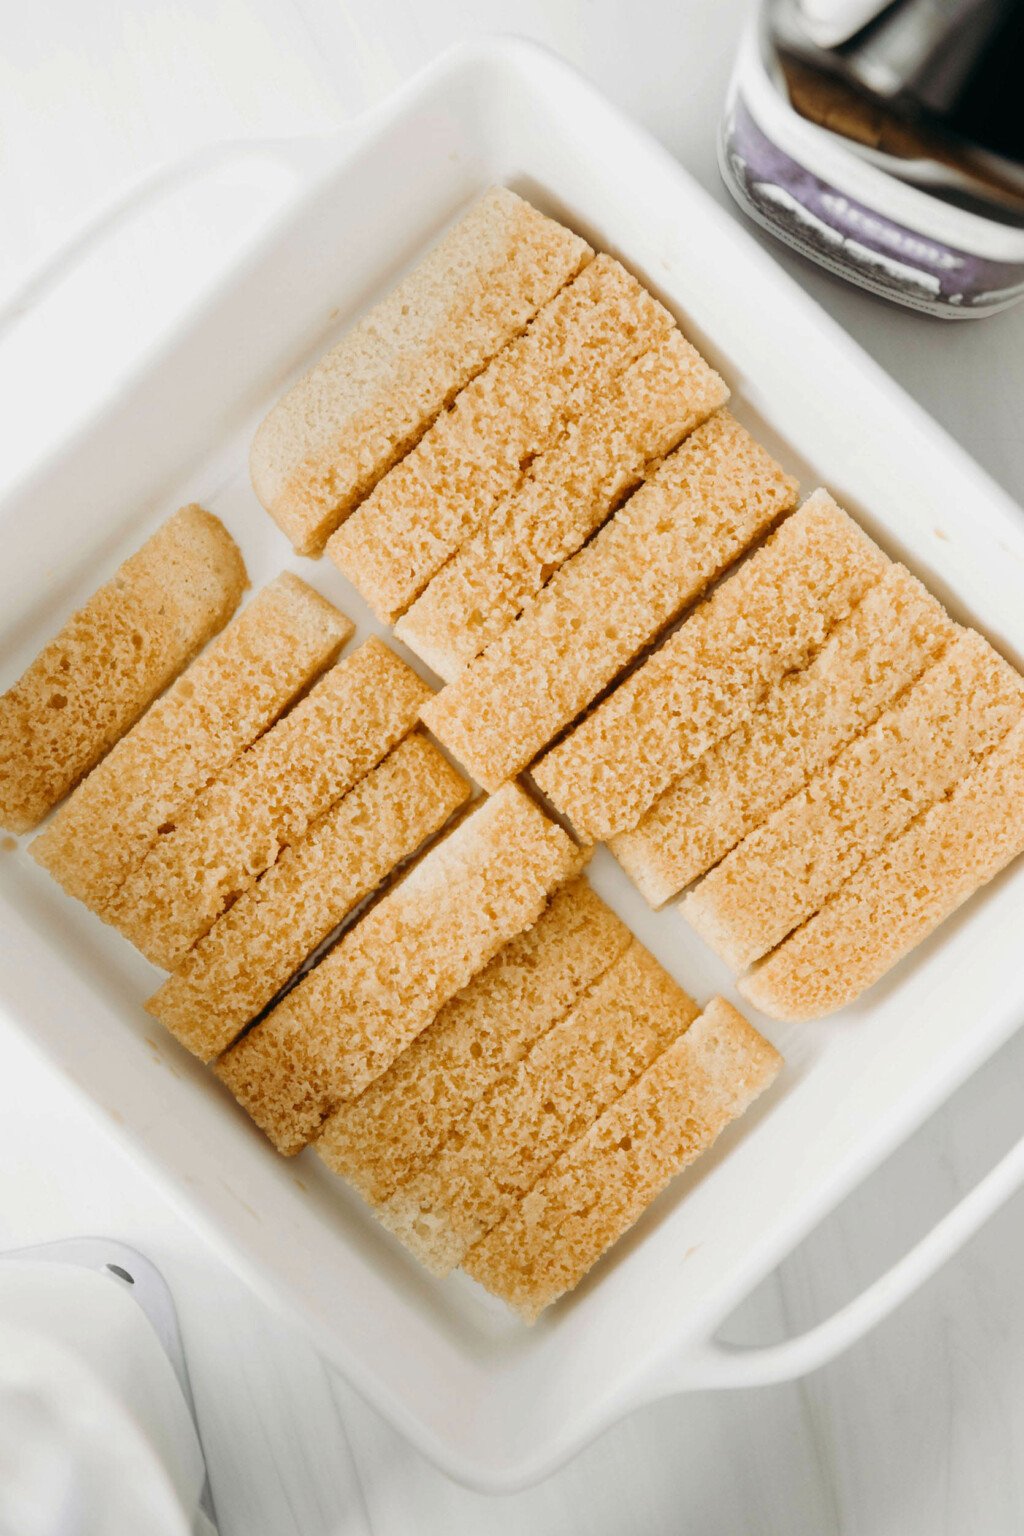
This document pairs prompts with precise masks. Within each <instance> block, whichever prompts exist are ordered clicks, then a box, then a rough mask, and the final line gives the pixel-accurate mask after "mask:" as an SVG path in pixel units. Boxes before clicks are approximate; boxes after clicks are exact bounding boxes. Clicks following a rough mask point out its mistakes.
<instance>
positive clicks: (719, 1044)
mask: <svg viewBox="0 0 1024 1536" xmlns="http://www.w3.org/2000/svg"><path fill="white" fill-rule="evenodd" d="M781 1065H782V1059H781V1057H780V1056H779V1054H778V1052H777V1051H775V1050H774V1049H773V1048H772V1046H770V1045H769V1044H768V1042H767V1040H765V1039H763V1038H762V1037H761V1036H760V1035H759V1034H758V1033H757V1031H756V1030H755V1029H753V1028H752V1027H751V1025H749V1024H748V1023H747V1021H746V1020H745V1019H744V1018H743V1017H742V1015H741V1014H739V1013H737V1012H736V1010H735V1008H732V1007H730V1005H729V1004H728V1003H727V1002H725V1001H724V1000H723V999H722V998H714V999H713V1000H712V1002H710V1003H709V1004H708V1006H707V1008H706V1009H705V1010H704V1012H703V1013H702V1014H701V1016H700V1018H699V1019H697V1020H696V1021H695V1022H694V1023H693V1024H691V1025H690V1027H689V1028H688V1029H687V1030H686V1032H685V1033H684V1034H683V1035H681V1036H680V1038H679V1039H677V1040H676V1041H675V1042H674V1044H672V1045H671V1046H669V1048H668V1049H667V1050H666V1051H664V1052H663V1053H662V1054H661V1055H660V1056H659V1057H658V1059H657V1061H655V1062H654V1064H653V1065H652V1066H650V1067H648V1069H647V1071H646V1072H645V1073H644V1074H643V1075H642V1076H641V1077H640V1078H638V1080H637V1081H636V1082H635V1083H634V1084H633V1085H632V1086H631V1087H630V1088H628V1089H627V1090H626V1092H625V1093H624V1094H623V1095H622V1097H621V1098H619V1099H617V1100H616V1101H615V1103H614V1104H612V1105H611V1107H610V1108H609V1109H606V1110H605V1112H604V1114H603V1115H601V1116H600V1118H599V1119H597V1120H596V1121H595V1122H594V1124H593V1125H592V1126H590V1128H589V1129H588V1130H587V1131H586V1132H584V1134H583V1135H582V1136H581V1137H580V1138H579V1140H577V1141H575V1142H574V1143H573V1144H572V1145H571V1146H570V1147H568V1148H567V1149H566V1150H565V1151H564V1152H563V1153H562V1155H561V1156H560V1157H559V1158H558V1159H557V1161H556V1162H555V1163H554V1164H553V1165H552V1167H551V1168H550V1169H549V1170H548V1171H547V1173H545V1174H544V1175H543V1177H542V1178H541V1179H540V1180H539V1182H538V1183H537V1184H535V1185H534V1187H533V1189H532V1190H530V1192H529V1193H528V1194H526V1195H524V1196H523V1198H522V1199H521V1200H520V1201H519V1203H518V1204H517V1205H516V1206H515V1207H514V1209H513V1210H512V1211H511V1212H510V1213H509V1215H508V1216H506V1217H505V1219H504V1221H502V1222H501V1223H500V1225H498V1226H496V1227H493V1228H492V1230H491V1231H490V1232H489V1233H488V1234H487V1236H486V1237H485V1238H484V1239H483V1240H482V1241H481V1242H479V1243H478V1244H477V1245H476V1247H475V1248H473V1249H472V1250H471V1251H470V1253H469V1254H468V1255H467V1257H466V1259H465V1260H464V1261H463V1268H464V1269H465V1270H466V1272H467V1273H468V1274H470V1275H472V1276H473V1278H474V1279H475V1280H479V1281H480V1282H481V1284H482V1285H485V1286H486V1287H487V1289H488V1290H489V1291H493V1293H494V1294H495V1295H496V1296H500V1297H501V1298H502V1300H503V1301H506V1302H507V1303H508V1304H509V1306H511V1307H514V1308H515V1309H516V1310H517V1311H518V1312H519V1313H520V1314H521V1315H522V1316H523V1317H524V1318H526V1320H527V1321H528V1322H531V1323H532V1322H533V1321H534V1320H535V1319H536V1318H537V1317H538V1316H539V1315H540V1313H541V1312H542V1311H543V1310H544V1308H545V1307H548V1306H550V1305H551V1303H552V1302H553V1301H557V1299H558V1297H559V1296H563V1295H564V1294H565V1293H566V1291H571V1290H572V1289H573V1288H574V1287H575V1286H577V1285H578V1284H579V1282H580V1281H581V1280H582V1279H583V1277H584V1275H585V1274H586V1273H587V1271H588V1270H589V1269H590V1268H591V1266H592V1265H593V1264H595V1263H596V1262H597V1260H598V1259H599V1258H600V1257H601V1255H602V1254H603V1253H605V1252H606V1251H607V1250H608V1249H609V1248H610V1247H611V1246H612V1244H613V1243H615V1242H617V1241H618V1239H619V1238H620V1237H622V1236H623V1234H624V1233H625V1232H627V1231H628V1230H629V1228H630V1227H631V1226H632V1225H633V1224H634V1222H636V1221H637V1220H638V1219H639V1218H640V1216H641V1215H642V1214H643V1212H644V1211H645V1210H646V1209H647V1207H648V1206H649V1205H650V1203H651V1201H652V1200H654V1198H655V1197H656V1196H657V1195H658V1194H660V1193H661V1191H662V1190H663V1189H664V1188H665V1186H666V1185H667V1184H668V1183H669V1182H670V1180H671V1179H673V1178H674V1177H675V1175H676V1174H677V1173H679V1172H680V1171H681V1170H682V1169H683V1168H685V1167H686V1166H687V1164H688V1163H691V1162H693V1160H694V1158H696V1157H699V1156H700V1154H701V1153H702V1152H705V1151H706V1150H707V1148H708V1147H710V1146H711V1144H712V1142H714V1141H715V1139H716V1138H717V1137H718V1136H719V1135H720V1133H721V1132H722V1131H723V1130H724V1129H725V1127H726V1126H727V1125H728V1124H729V1123H730V1122H731V1121H732V1120H735V1119H736V1118H737V1117H738V1116H739V1115H741V1114H742V1113H743V1112H744V1110H745V1109H747V1107H748V1106H749V1105H750V1103H751V1102H752V1101H753V1100H754V1099H756V1098H757V1096H758V1094H760V1093H763V1092H764V1090H765V1089H766V1088H767V1087H768V1086H769V1084H770V1083H771V1082H772V1081H773V1079H774V1078H775V1076H776V1075H777V1073H778V1071H779V1069H780V1067H781Z"/></svg>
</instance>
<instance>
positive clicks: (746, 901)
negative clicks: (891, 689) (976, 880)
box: [681, 630, 1024, 971]
mask: <svg viewBox="0 0 1024 1536" xmlns="http://www.w3.org/2000/svg"><path fill="white" fill-rule="evenodd" d="M1022 717H1024V679H1022V678H1021V677H1020V676H1019V675H1018V674H1017V673H1016V672H1015V671H1014V670H1013V668H1012V667H1011V666H1009V664H1008V663H1007V662H1005V661H1004V660H1003V659H1002V657H1001V656H998V655H997V654H996V652H995V651H994V650H993V649H992V647H991V646H990V645H989V643H988V641H987V640H984V639H982V637H981V635H978V634H975V633H974V632H973V631H972V630H968V631H966V632H964V633H963V634H962V635H961V636H960V638H959V639H958V640H956V641H954V643H953V644H952V645H951V646H950V647H949V650H948V651H947V652H946V654H945V655H944V656H943V658H942V659H941V661H938V662H936V663H935V665H934V666H933V667H931V668H929V670H928V671H927V672H925V673H924V675H923V676H922V677H921V678H919V679H918V681H917V682H916V683H915V684H914V685H913V687H912V688H910V690H909V691H908V692H907V693H906V694H905V695H904V697H903V698H902V699H901V700H900V702H899V703H898V704H897V705H895V706H894V707H893V708H892V709H890V710H887V711H886V713H885V714H883V715H882V716H881V718H880V719H879V720H877V721H876V722H875V724H874V725H872V726H871V727H870V728H869V729H868V730H867V731H865V732H864V734H863V735H862V736H858V737H856V738H855V739H854V740H853V741H851V742H850V743H849V744H848V745H847V746H845V747H844V748H843V750H842V751H841V752H840V753H839V755H838V757H836V759H835V760H834V762H832V763H831V764H830V765H829V767H828V768H826V769H823V770H822V771H821V772H820V773H818V774H815V776H814V777H813V778H812V779H811V780H810V781H809V783H808V784H807V786H806V787H805V788H804V789H802V790H800V791H799V793H798V794H796V795H794V796H793V798H792V799H790V800H787V801H786V802H785V804H784V805H782V806H780V807H779V809H778V810H777V811H774V812H773V813H772V815H771V816H769V818H768V820H767V821H766V822H764V823H763V825H762V826H760V827H758V829H757V830H756V831H755V832H752V833H751V834H750V836H749V837H747V838H745V839H744V840H743V842H741V843H740V844H739V846H738V847H737V848H734V849H733V851H732V852H731V853H730V854H728V856H727V857H726V858H725V859H723V860H722V862H721V864H719V865H718V866H717V867H716V868H715V869H713V870H712V871H711V873H710V874H709V875H706V876H705V878H704V879H703V880H701V881H700V883H699V884H698V885H697V886H696V887H695V888H694V889H693V890H692V891H691V892H690V894H689V895H688V896H687V897H685V898H684V900H683V904H682V909H681V910H682V913H683V916H684V917H685V918H686V919H687V921H688V922H689V923H691V924H692V926H693V927H694V928H696V930H697V932H698V933H699V934H700V936H701V938H702V939H704V940H705V942H706V943H708V944H710V945H711V947H712V948H713V949H714V950H715V951H716V953H717V954H719V955H721V956H722V958H723V959H724V960H725V961H726V963H727V964H728V965H730V966H732V968H733V970H735V971H743V970H745V969H746V967H747V966H748V965H750V964H751V962H752V961H754V960H757V959H759V958H760V956H761V955H764V954H766V953H767V952H768V950H770V949H774V947H775V945H776V944H779V943H781V941H782V940H783V939H784V938H785V937H786V934H787V933H789V932H791V931H792V929H794V928H796V927H797V926H798V925H799V924H800V923H802V922H803V921H805V919H807V918H808V917H810V916H811V915H812V913H814V912H816V911H817V910H818V908H819V907H820V906H821V905H822V903H823V902H824V901H825V900H826V899H827V898H828V897H829V896H830V895H831V894H832V893H833V891H836V890H838V889H839V887H840V886H841V885H842V884H843V882H844V881H845V880H847V879H848V878H849V877H850V875H852V874H853V873H854V871H855V870H856V869H857V868H858V867H859V865H860V864H861V863H863V861H864V860H865V859H867V858H870V857H871V855H872V854H874V853H876V852H877V851H878V850H879V848H881V847H882V845H883V844H884V843H885V842H887V841H888V839H889V838H890V837H893V836H895V835H896V834H897V833H898V832H900V831H902V829H903V828H904V827H905V826H906V825H907V823H908V822H910V821H912V820H913V818H914V817H915V816H916V815H917V814H918V813H919V812H920V811H922V810H924V809H925V808H926V806H929V805H931V804H932V803H933V801H935V800H939V799H941V798H942V796H943V795H945V794H946V793H947V792H948V791H949V790H950V789H951V788H952V787H953V785H954V784H956V783H957V782H958V781H959V780H960V779H961V778H964V777H965V776H966V775H967V774H969V773H970V772H971V771H972V769H973V768H974V767H975V766H976V764H977V762H978V759H979V758H980V757H982V756H984V754H985V753H986V752H988V751H989V750H990V749H991V748H992V747H994V746H995V745H996V743H997V742H998V741H1001V740H1002V738H1003V737H1004V736H1005V735H1006V734H1007V733H1008V732H1009V731H1010V730H1011V729H1012V728H1013V726H1014V725H1015V724H1016V723H1017V722H1018V721H1019V720H1020V719H1021V718H1022Z"/></svg>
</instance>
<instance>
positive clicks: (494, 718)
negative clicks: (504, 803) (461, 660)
mask: <svg viewBox="0 0 1024 1536" xmlns="http://www.w3.org/2000/svg"><path fill="white" fill-rule="evenodd" d="M795 500H796V485H795V483H794V482H793V481H792V480H790V479H789V478H788V477H787V476H786V475H785V474H783V472H782V470H781V469H780V468H779V466H778V464H776V462H775V460H774V459H773V458H771V456H770V455H769V454H768V453H766V452H765V450H764V449H763V448H762V447H761V446H760V445H759V444H758V443H756V442H755V441H754V439H753V438H752V437H751V436H750V434H749V432H747V431H746V430H745V429H744V428H743V427H741V426H740V424H739V422H737V421H735V420H734V419H733V417H732V416H730V415H729V413H728V412H727V411H720V412H718V413H717V414H716V415H714V416H712V417H711V419H710V421H707V422H705V424H704V425H703V426H702V427H698V429H697V430H696V431H695V432H694V433H693V434H692V435H691V436H690V437H689V438H688V439H687V440H686V442H685V443H684V444H683V446H682V447H681V448H679V449H678V450H677V451H676V452H675V453H674V454H672V455H671V457H670V458H668V459H666V460H665V462H664V464H662V466H661V468H660V469H659V470H658V471H657V473H656V474H655V475H653V476H652V478H651V479H650V480H649V481H648V483H647V484H646V485H645V486H643V487H642V489H641V490H639V491H637V493H636V495H635V496H633V497H631V498H630V500H629V501H627V502H626V503H625V505H624V506H622V507H621V508H620V509H619V510H618V512H616V513H615V515H614V517H612V518H611V520H610V521H609V522H608V523H607V524H606V525H605V527H604V528H602V529H601V531H600V533H598V534H597V535H596V537H595V538H594V539H593V540H592V541H591V542H590V543H589V544H588V545H587V546H586V548H585V549H582V550H580V552H579V553H578V554H577V555H575V556H574V557H573V558H572V559H571V560H569V561H568V562H567V563H566V564H565V565H563V566H562V568H561V570H559V571H557V572H556V573H555V575H554V576H553V577H552V579H551V581H550V582H549V583H548V585H547V586H546V587H545V588H544V590H543V591H542V592H540V593H539V594H538V595H537V597H536V598H535V599H534V600H533V601H532V602H530V603H528V604H527V606H526V607H525V608H524V610H523V612H522V613H521V614H520V616H519V618H518V619H517V620H516V622H515V623H514V624H513V625H512V626H511V627H510V628H508V629H506V631H505V632H504V634H503V635H501V636H500V637H499V638H498V639H497V640H495V641H494V642H493V644H491V645H490V646H488V648H487V650H486V651H484V653H483V655H482V656H479V657H478V658H477V659H476V660H475V661H474V662H472V663H471V664H470V666H469V667H467V668H466V670H465V671H464V672H463V673H462V674H461V675H460V676H459V677H457V678H456V680H455V681H454V682H453V683H450V684H449V685H448V687H447V688H444V689H442V690H441V692H440V693H439V694H438V695H437V696H436V697H435V698H433V699H431V700H430V701H429V703H428V704H427V705H426V706H425V708H424V712H423V718H424V720H425V721H426V723H427V724H428V725H429V726H430V729H431V730H432V731H433V732H434V733H435V735H436V736H438V737H439V739H440V740H441V741H443V742H444V744H445V746H446V747H448V748H449V750H450V751H452V752H453V753H454V754H455V756H456V757H457V758H458V759H459V761H460V762H462V763H464V764H465V765H466V767H467V768H468V769H469V771H470V772H471V773H472V775H473V777H474V778H475V779H477V780H478V782H479V783H481V784H483V785H484V787H485V788H487V789H495V788H497V786H498V785H499V784H501V783H503V782H504V781H505V779H507V778H511V777H512V776H514V775H515V774H516V773H518V772H519V771H520V770H521V769H523V768H525V767H526V766H527V765H528V764H529V763H530V762H532V760H533V759H534V758H535V757H536V756H537V754H538V752H540V751H542V749H543V748H544V747H545V746H546V745H547V743H548V742H549V741H551V740H552V738H553V737H554V736H555V735H556V734H557V733H558V731H560V730H561V729H563V727H565V726H566V725H568V724H569V723H570V722H571V721H572V720H574V719H575V718H576V716H577V715H578V714H579V713H580V711H581V710H583V709H584V708H585V707H586V705H587V704H588V703H589V702H590V701H591V699H593V698H594V697H596V695H597V694H598V693H599V692H600V691H601V689H602V688H604V687H605V686H606V685H607V684H608V683H610V682H611V681H612V680H613V679H614V677H615V676H616V675H617V674H618V673H619V672H620V671H621V670H622V668H623V667H625V666H626V665H627V664H628V663H629V662H630V661H631V660H632V659H633V658H634V657H635V656H636V655H637V654H638V653H639V652H640V651H641V650H642V649H643V648H644V646H646V645H648V644H650V642H651V641H652V640H654V639H655V638H656V636H657V635H658V634H660V633H661V631H662V630H663V629H664V628H665V627H666V625H668V624H670V623H671V622H672V621H673V620H674V619H675V618H676V617H677V616H678V615H679V614H680V613H681V612H682V611H683V609H684V608H685V607H686V606H687V605H688V604H689V603H690V602H692V600H693V599H694V598H695V597H696V596H697V595H698V594H699V593H700V592H701V591H702V590H703V589H704V587H706V586H707V585H708V584H709V583H710V582H711V581H713V580H714V578H715V577H716V576H718V575H719V574H720V573H721V572H722V571H723V570H724V569H725V568H726V567H727V566H728V565H730V564H731V563H732V561H733V560H735V559H736V558H737V556H739V555H740V554H741V553H742V552H743V550H744V549H746V547H747V545H748V544H750V542H751V541H752V540H753V539H755V538H757V537H758V535H759V534H761V533H763V532H764V531H765V530H766V529H767V528H769V527H770V526H771V525H772V524H773V523H774V522H776V521H777V520H778V518H780V517H781V516H782V515H783V514H784V513H785V512H787V511H789V510H790V508H791V507H792V506H793V504H794V502H795Z"/></svg>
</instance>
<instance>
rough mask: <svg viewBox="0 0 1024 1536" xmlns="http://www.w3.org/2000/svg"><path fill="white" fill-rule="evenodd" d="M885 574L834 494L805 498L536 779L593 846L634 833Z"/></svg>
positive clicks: (543, 763)
mask: <svg viewBox="0 0 1024 1536" xmlns="http://www.w3.org/2000/svg"><path fill="white" fill-rule="evenodd" d="M887 564H888V561H887V560H886V557H885V556H884V555H883V554H882V552H881V550H879V549H878V548H876V546H875V545H874V544H872V542H871V540H870V539H869V538H868V537H867V535H866V534H865V533H864V532H863V531H862V530H861V529H860V528H858V527H857V525H856V523H855V522H853V520H852V519H851V518H849V517H848V516H847V515H846V513H845V512H843V511H842V510H841V509H840V508H839V507H837V506H836V504H835V502H834V501H833V500H832V498H831V496H829V495H828V493H827V492H825V491H816V492H815V493H814V494H813V496H810V497H808V499H807V501H805V502H804V504H803V506H802V507H801V508H800V510H799V511H798V512H795V513H794V514H793V516H792V517H789V518H787V519H786V521H785V522H784V523H783V524H782V527H781V528H780V529H778V531H777V532H776V533H774V534H773V535H772V536H771V538H769V539H768V541H767V543H766V544H764V545H763V546H762V547H761V548H760V549H759V550H757V551H756V553H755V554H753V555H752V556H751V557H750V559H749V560H747V561H746V562H745V563H744V564H743V565H742V566H741V567H740V568H739V570H738V571H737V572H736V573H735V574H734V575H732V576H730V577H729V578H728V580H726V581H724V582H723V583H722V585H721V586H720V587H718V588H717V589H716V590H715V591H714V592H713V593H712V594H711V596H710V597H709V598H708V599H707V601H706V602H704V603H702V604H701V605H700V606H699V607H698V608H696V609H695V610H694V612H693V613H692V614H691V615H690V616H689V617H688V618H687V619H686V620H685V622H684V623H683V624H682V625H681V626H680V628H679V629H678V630H677V631H676V632H675V634H673V635H672V636H671V637H670V638H669V639H668V640H667V641H666V642H665V644H664V645H662V646H661V647H660V649H659V650H657V651H655V653H654V655H653V656H651V657H650V658H649V660H647V661H646V662H645V663H644V664H643V666H641V667H639V668H638V669H637V671H636V672H634V673H633V674H632V676H630V677H628V678H627V679H626V680H625V682H623V683H620V684H619V686H618V687H617V688H616V689H615V690H614V691H613V692H612V693H611V694H609V696H608V697H607V698H606V699H605V700H604V701H603V702H602V703H601V704H599V705H598V706H597V708H596V709H594V710H593V711H592V713H591V714H590V715H588V716H587V718H586V719H585V720H584V721H583V722H582V723H581V724H580V725H578V726H577V727H576V728H575V730H573V731H572V732H570V734H569V735H568V736H567V737H566V738H565V740H564V741H562V742H559V743H558V745H557V746H555V747H553V748H552V749H551V750H550V751H549V752H548V753H547V754H546V756H545V757H543V758H541V760H540V762H539V763H538V764H537V766H536V768H535V769H534V778H535V779H536V781H537V784H538V785H539V787H540V788H541V789H542V790H543V791H544V793H545V794H546V795H547V796H548V797H549V799H550V800H551V801H552V803H553V804H554V805H555V807H556V808H557V809H558V810H559V811H560V812H561V813H562V814H563V815H565V816H567V817H568V818H569V820H570V821H571V822H572V823H573V825H574V826H575V827H576V829H577V831H578V832H579V833H580V834H581V836H584V837H586V838H589V839H591V840H595V841H596V840H598V839H603V838H608V837H612V836H614V834H615V833H617V832H624V831H626V830H628V829H629V828H630V827H635V826H636V824H637V822H638V821H639V820H640V817H641V816H642V815H643V814H644V812H645V811H646V810H647V809H648V808H649V807H650V806H651V805H652V804H653V803H654V801H655V800H656V799H657V798H658V796H659V795H661V794H663V793H664V791H665V790H666V789H667V788H668V786H669V785H670V784H671V783H672V782H673V780H675V779H678V778H679V777H681V775H682V774H684V773H686V772H687V771H688V770H689V769H690V768H692V766H693V764H694V763H695V762H696V761H697V759H698V758H699V757H701V756H702V755H703V753H705V752H706V751H707V750H708V748H709V747H712V746H714V745H715V743H716V742H718V741H721V740H722V738H723V737H725V736H727V735H729V734H730V732H732V731H734V730H736V728H737V727H738V726H740V725H741V724H742V723H743V722H744V721H745V720H747V719H748V718H749V717H750V715H751V714H752V713H753V712H754V710H755V709H756V708H757V706H758V704H759V703H760V701H761V700H762V698H763V697H764V695H765V694H766V692H767V691H768V689H769V688H771V687H772V686H773V685H774V684H775V683H777V682H778V681H779V679H780V678H781V677H782V676H784V674H785V673H786V672H790V671H792V670H794V669H795V668H798V667H801V666H805V665H806V663H807V661H808V660H809V658H810V657H811V656H812V655H813V654H814V652H815V651H816V650H818V649H820V647H821V646H822V645H823V644H824V642H825V641H826V639H827V638H828V636H829V634H830V633H831V631H832V630H833V629H834V628H835V626H836V624H837V623H839V622H840V621H841V620H842V619H844V618H845V617H846V615H847V614H848V613H849V612H850V611H851V609H852V608H853V607H854V606H855V605H856V604H857V602H858V601H859V600H860V599H861V597H863V595H864V593H865V592H866V591H867V590H868V588H869V587H870V586H872V585H873V584H874V583H875V582H876V581H878V580H879V578H880V577H881V576H882V574H883V572H884V571H885V568H886V566H887Z"/></svg>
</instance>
